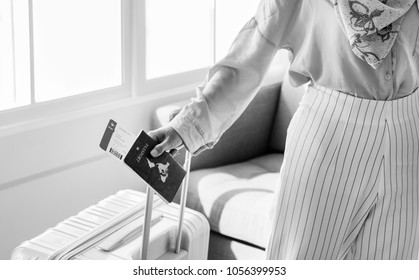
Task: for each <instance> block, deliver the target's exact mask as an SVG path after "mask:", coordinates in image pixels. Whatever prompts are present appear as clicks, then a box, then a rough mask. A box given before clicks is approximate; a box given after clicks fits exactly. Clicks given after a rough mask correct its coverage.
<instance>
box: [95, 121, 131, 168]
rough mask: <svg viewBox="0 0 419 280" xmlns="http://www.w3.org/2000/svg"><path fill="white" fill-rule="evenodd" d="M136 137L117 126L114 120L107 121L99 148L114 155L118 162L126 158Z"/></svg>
mask: <svg viewBox="0 0 419 280" xmlns="http://www.w3.org/2000/svg"><path fill="white" fill-rule="evenodd" d="M135 139H136V137H135V135H133V134H131V133H130V132H128V131H126V130H124V129H123V128H122V127H120V126H118V123H117V122H116V121H114V120H112V119H111V120H109V123H108V125H107V127H106V129H105V132H104V134H103V137H102V140H101V141H100V144H99V146H100V147H101V148H102V149H103V150H104V151H106V152H108V153H110V154H112V155H114V156H115V157H117V158H118V159H120V160H122V161H123V160H124V159H125V157H126V156H127V154H128V152H129V150H130V148H131V147H132V144H133V143H134V141H135Z"/></svg>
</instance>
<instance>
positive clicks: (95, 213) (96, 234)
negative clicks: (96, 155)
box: [12, 190, 209, 260]
mask: <svg viewBox="0 0 419 280" xmlns="http://www.w3.org/2000/svg"><path fill="white" fill-rule="evenodd" d="M153 205H154V211H153V214H154V216H155V225H153V226H152V228H151V239H150V251H151V252H150V254H149V257H151V258H160V259H165V258H169V259H206V258H207V253H208V241H209V224H208V221H207V220H206V218H205V217H204V216H203V215H202V214H200V213H198V212H196V211H193V210H190V209H185V220H184V226H183V233H182V250H183V251H182V252H181V253H180V254H177V255H176V254H174V253H173V252H170V250H172V249H173V248H174V244H173V243H174V242H173V241H174V239H175V236H174V235H175V229H176V226H177V221H178V217H179V206H178V205H177V204H165V203H164V202H163V201H162V200H161V199H160V198H158V196H154V202H153ZM144 208H145V194H144V193H141V192H137V191H134V190H123V191H119V192H118V193H117V194H115V195H112V196H110V197H108V198H106V199H104V200H102V201H100V202H99V203H98V204H96V205H93V206H90V207H88V208H86V209H85V210H83V211H81V212H80V213H78V214H77V215H76V216H72V217H70V218H68V219H66V220H64V221H62V222H61V223H59V224H58V225H57V226H55V227H54V228H49V229H47V230H46V231H45V232H44V233H42V234H40V235H39V236H37V237H35V238H33V239H31V240H29V241H25V242H23V243H22V244H21V245H20V246H19V247H17V248H16V249H15V250H14V251H13V253H12V259H16V260H37V259H44V260H45V259H78V260H86V259H132V258H133V257H136V256H138V255H139V254H138V250H139V249H140V248H139V246H140V244H141V242H140V240H141V236H137V235H138V234H139V230H138V229H135V225H136V224H135V223H138V224H139V226H140V221H142V219H143V216H144V211H145V209H144ZM162 221H164V223H163V222H162ZM121 229H125V231H127V230H128V231H127V234H130V235H133V236H134V237H135V238H133V240H132V241H131V242H130V243H129V242H127V245H125V247H123V246H121V247H122V248H120V249H117V250H113V251H111V252H108V251H105V250H101V247H100V242H102V241H104V240H107V238H108V237H109V236H114V237H115V234H121V233H124V231H120V230H121ZM162 239H165V240H163V241H162ZM166 239H167V240H166ZM108 240H109V239H108ZM108 243H109V242H108ZM116 245H119V244H116ZM153 246H154V247H156V249H155V250H154V251H153ZM130 247H133V248H130ZM166 249H168V250H169V252H166V253H163V254H161V253H159V252H160V251H164V250H166ZM127 252H129V253H127Z"/></svg>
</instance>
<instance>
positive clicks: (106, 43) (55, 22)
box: [0, 0, 260, 126]
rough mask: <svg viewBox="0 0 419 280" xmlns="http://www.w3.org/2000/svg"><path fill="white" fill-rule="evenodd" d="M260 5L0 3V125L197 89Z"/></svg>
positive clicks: (114, 0)
mask: <svg viewBox="0 0 419 280" xmlns="http://www.w3.org/2000/svg"><path fill="white" fill-rule="evenodd" d="M259 1H260V0H0V42H2V43H1V44H0V114H2V117H1V118H0V126H1V125H4V124H5V123H7V122H8V118H9V119H13V118H14V117H8V116H12V115H13V114H9V115H5V114H4V113H5V110H7V109H12V108H21V109H22V110H18V111H19V112H22V111H24V114H20V119H21V120H24V119H25V118H28V116H29V115H30V114H29V113H28V112H30V111H31V110H32V111H34V112H42V113H43V114H44V115H45V116H48V114H49V115H51V114H54V113H58V112H62V111H63V110H65V111H71V110H74V109H78V108H83V107H88V106H91V105H94V104H98V103H103V102H107V101H111V100H117V99H121V98H125V97H129V96H143V95H145V94H150V93H155V92H157V91H163V90H168V89H171V88H173V87H180V86H188V87H191V88H193V86H194V85H196V84H198V83H200V82H201V81H202V80H203V78H204V76H205V74H206V72H207V70H208V67H210V66H211V65H212V64H213V63H214V62H215V61H216V60H218V59H220V58H222V57H223V56H224V55H225V54H226V52H227V50H228V47H229V46H230V44H231V43H232V41H233V40H234V38H235V36H236V34H237V33H238V32H239V30H240V29H241V28H242V26H243V25H244V24H245V23H246V21H248V20H249V19H250V18H251V17H252V16H253V15H254V13H255V11H256V9H257V6H258V4H259ZM1 111H3V112H1ZM12 111H14V112H16V110H12ZM8 112H10V111H8ZM4 116H6V118H5V117H4ZM7 117H8V118H7ZM15 119H16V118H15Z"/></svg>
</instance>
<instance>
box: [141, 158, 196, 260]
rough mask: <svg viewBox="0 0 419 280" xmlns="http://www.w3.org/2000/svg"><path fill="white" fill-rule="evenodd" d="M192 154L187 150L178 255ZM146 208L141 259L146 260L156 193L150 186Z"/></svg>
mask: <svg viewBox="0 0 419 280" xmlns="http://www.w3.org/2000/svg"><path fill="white" fill-rule="evenodd" d="M191 158H192V156H191V153H190V152H189V151H188V150H186V153H185V163H184V165H183V168H184V169H185V170H186V175H185V178H184V179H183V182H182V190H181V197H180V208H179V223H178V229H177V236H176V244H175V253H176V254H178V253H179V252H180V245H181V240H182V228H183V219H184V213H185V207H186V198H187V195H188V184H189V171H190V168H191ZM146 196H147V198H146V207H145V214H144V226H143V244H142V247H141V248H142V249H141V259H142V260H146V259H147V255H148V244H149V241H150V228H151V214H152V211H153V199H154V192H153V189H152V188H151V187H150V186H147V194H146Z"/></svg>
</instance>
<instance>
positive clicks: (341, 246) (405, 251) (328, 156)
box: [267, 86, 419, 259]
mask: <svg viewBox="0 0 419 280" xmlns="http://www.w3.org/2000/svg"><path fill="white" fill-rule="evenodd" d="M418 108H419V91H418V90H416V91H415V93H413V94H412V95H409V96H408V97H404V98H401V99H397V100H393V101H374V100H369V99H361V98H357V97H353V96H350V95H347V94H343V93H340V92H338V91H333V90H330V89H326V88H322V87H319V86H314V87H311V86H310V87H308V91H307V93H306V94H305V95H304V97H303V99H302V101H301V103H300V106H299V108H298V110H297V111H296V113H295V115H294V117H293V119H292V121H291V123H290V125H289V128H288V136H287V143H286V151H285V156H284V163H283V166H282V169H281V173H280V179H279V183H278V186H277V188H276V190H275V199H274V201H275V202H274V207H273V208H272V219H273V221H272V224H273V227H272V233H271V238H270V241H269V245H268V246H267V257H268V258H269V259H416V258H417V257H418V250H419V227H418V219H419V209H418V201H419V192H418V188H419V182H418V180H419V178H418V174H419V165H418V159H419V109H418Z"/></svg>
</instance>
